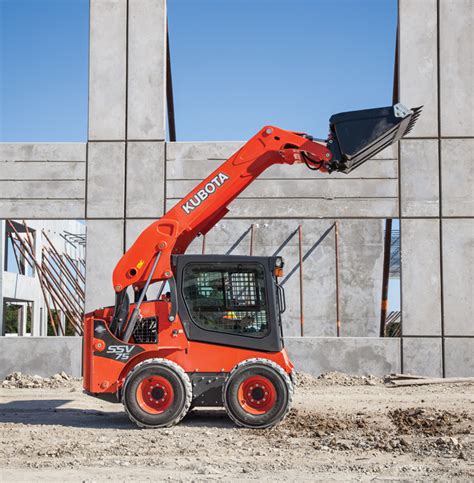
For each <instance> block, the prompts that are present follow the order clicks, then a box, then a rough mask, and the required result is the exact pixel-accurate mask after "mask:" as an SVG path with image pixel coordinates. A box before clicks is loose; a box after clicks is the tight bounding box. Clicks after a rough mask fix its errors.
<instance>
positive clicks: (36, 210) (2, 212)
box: [0, 199, 85, 220]
mask: <svg viewBox="0 0 474 483" xmlns="http://www.w3.org/2000/svg"><path fill="white" fill-rule="evenodd" d="M84 213H85V203H84V200H62V199H60V200H51V199H48V200H44V199H42V200H41V199H40V200H2V199H0V218H20V219H25V218H28V219H40V220H47V219H54V220H60V219H64V218H75V219H78V218H79V219H81V218H84Z"/></svg>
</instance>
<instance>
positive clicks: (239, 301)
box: [172, 255, 285, 352]
mask: <svg viewBox="0 0 474 483" xmlns="http://www.w3.org/2000/svg"><path fill="white" fill-rule="evenodd" d="M172 263H173V266H174V272H175V277H176V286H177V303H178V313H179V316H180V319H181V322H182V324H183V327H184V330H185V331H186V335H187V337H188V339H189V340H192V341H198V342H206V343H211V344H220V345H228V346H235V347H241V348H246V349H258V350H262V351H269V352H278V351H280V350H281V349H282V348H283V339H282V327H281V313H282V312H283V311H284V310H285V299H284V292H283V288H282V287H281V286H280V285H279V284H278V279H277V275H279V274H281V271H282V268H283V260H282V258H281V257H249V256H228V255H176V256H174V257H173V259H172Z"/></svg>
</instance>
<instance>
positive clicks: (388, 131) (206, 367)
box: [83, 104, 421, 428]
mask: <svg viewBox="0 0 474 483" xmlns="http://www.w3.org/2000/svg"><path fill="white" fill-rule="evenodd" d="M420 110H421V108H415V109H412V110H410V109H407V108H405V107H404V106H402V105H401V104H397V105H395V106H390V107H384V108H378V109H369V110H363V111H354V112H346V113H342V114H336V115H334V116H332V117H331V119H330V134H329V137H328V139H326V140H324V141H316V140H315V139H313V138H312V137H311V136H309V135H307V134H303V133H298V132H289V131H284V130H283V129H279V128H276V127H271V126H267V127H264V128H263V129H262V130H261V131H260V132H258V133H257V134H256V135H255V136H254V137H253V138H251V139H250V140H249V141H248V142H247V143H246V144H245V145H244V146H243V147H242V148H241V149H239V150H238V151H237V152H236V153H235V154H234V155H233V156H231V157H230V158H229V159H228V160H227V161H225V162H224V163H223V164H222V165H221V166H220V167H219V168H218V169H217V170H216V171H214V172H213V173H212V174H210V175H209V176H208V177H207V178H206V179H205V180H204V181H203V182H202V183H200V184H199V185H198V186H197V187H196V188H195V189H194V190H193V191H191V193H189V194H188V195H187V196H185V197H184V198H183V199H182V200H181V201H180V202H179V203H177V204H176V205H175V206H174V207H173V208H172V209H171V210H170V211H168V213H166V214H165V215H164V216H163V217H162V218H161V219H160V220H158V221H156V222H154V223H152V224H151V225H150V226H149V227H148V228H146V229H145V230H144V231H143V232H142V233H141V234H140V236H139V237H138V238H137V240H136V241H135V243H134V244H133V245H132V246H131V248H130V249H129V250H128V251H127V252H126V253H125V254H124V255H123V257H122V258H121V260H120V261H119V262H118V264H117V266H116V267H115V270H114V274H113V285H114V289H115V292H116V299H115V307H106V308H102V309H99V310H95V311H94V312H91V313H88V314H86V316H85V322H84V349H83V350H84V353H83V375H84V389H85V391H86V392H87V393H89V394H91V395H93V396H96V397H101V398H106V399H110V400H112V399H113V400H115V401H117V402H119V401H121V402H123V404H124V406H125V410H126V412H127V413H128V415H129V416H130V418H131V419H132V420H133V421H134V422H135V423H137V424H138V425H139V426H144V427H163V426H170V425H172V424H176V423H177V422H178V421H180V420H181V419H182V418H183V417H184V415H185V414H186V412H187V411H188V410H189V408H190V407H191V405H193V406H224V407H225V409H226V411H227V413H228V414H229V416H230V417H231V418H232V420H234V421H235V422H236V423H237V424H239V425H242V426H247V427H252V428H265V427H269V426H272V425H274V424H276V423H278V422H279V421H281V419H282V418H283V417H284V416H285V414H286V413H287V411H288V409H289V406H290V401H291V397H292V394H293V390H294V385H295V381H294V377H293V364H292V363H291V361H290V359H289V358H288V354H287V353H286V350H285V348H284V341H283V327H282V320H281V314H282V313H283V312H284V310H285V297H284V292H283V288H282V287H281V285H279V283H278V277H279V276H281V275H282V270H283V260H282V259H281V258H280V257H276V256H272V257H252V256H227V255H184V253H185V251H186V249H187V247H188V245H189V244H190V243H191V242H192V240H193V239H194V238H195V237H196V236H198V235H204V234H206V233H207V232H208V231H209V230H210V229H211V228H212V227H213V226H214V225H215V224H216V223H217V222H218V221H219V220H220V219H221V218H222V217H223V216H225V214H226V213H227V211H228V210H227V205H228V204H229V203H230V202H231V201H233V200H234V199H235V198H236V197H237V196H238V195H239V193H241V192H242V191H243V190H244V189H245V188H246V187H247V186H248V185H249V184H250V183H252V181H254V180H255V179H256V178H257V177H258V176H259V175H260V174H261V173H262V172H263V171H264V170H265V169H267V168H268V167H269V166H271V165H273V164H295V163H304V164H306V166H307V167H308V168H310V169H312V170H319V171H322V172H326V173H331V172H333V171H340V172H344V173H349V172H350V171H352V170H353V169H354V168H356V167H357V166H360V165H361V164H362V163H363V162H365V161H366V160H367V159H369V158H370V157H372V156H373V155H374V154H376V153H378V152H379V151H380V150H382V149H383V148H385V147H387V146H389V145H390V144H392V143H394V142H396V141H398V140H399V139H400V138H401V137H402V136H403V135H405V134H406V133H407V132H408V131H409V130H410V129H411V127H412V126H413V124H414V123H415V121H416V118H417V117H418V116H419V113H420ZM315 185H316V183H315ZM155 282H161V288H160V289H159V290H158V292H155V293H154V294H152V293H150V292H151V287H150V286H151V285H152V284H154V283H155ZM165 287H167V288H166V290H164V288H165ZM129 288H130V291H131V292H132V293H133V294H134V296H135V301H134V303H130V300H129V295H128V294H127V289H129ZM164 291H165V292H166V293H163V292H164ZM146 295H148V298H147V297H146Z"/></svg>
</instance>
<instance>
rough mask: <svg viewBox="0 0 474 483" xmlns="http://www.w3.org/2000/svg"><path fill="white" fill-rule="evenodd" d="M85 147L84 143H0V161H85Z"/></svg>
mask: <svg viewBox="0 0 474 483" xmlns="http://www.w3.org/2000/svg"><path fill="white" fill-rule="evenodd" d="M86 147H87V145H86V143H0V162H4V161H6V162H18V163H27V162H34V163H36V162H40V161H43V162H51V163H52V162H58V161H62V162H78V161H85V160H86Z"/></svg>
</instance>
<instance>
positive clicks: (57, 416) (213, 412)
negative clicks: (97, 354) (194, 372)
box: [0, 399, 234, 430]
mask: <svg viewBox="0 0 474 483" xmlns="http://www.w3.org/2000/svg"><path fill="white" fill-rule="evenodd" d="M74 402H77V400H73V399H43V400H37V399H36V400H34V399H32V400H20V401H11V402H8V403H4V404H0V423H11V424H28V425H38V426H45V425H46V426H66V427H73V428H87V429H123V430H139V429H140V428H139V427H137V426H135V425H134V424H133V423H132V422H131V421H130V420H129V419H128V416H127V415H126V413H125V412H124V411H123V409H122V405H120V404H117V405H116V406H117V411H101V410H98V409H83V408H79V407H78V408H74V407H62V406H65V405H66V404H69V405H70V404H71V403H74ZM179 425H180V426H187V427H208V428H230V427H234V424H233V423H232V421H231V420H230V419H229V418H228V416H227V414H226V412H225V411H224V410H223V409H210V410H209V409H199V410H191V411H190V412H189V413H188V414H187V415H186V416H185V417H184V419H183V420H182V421H181V422H180V423H179Z"/></svg>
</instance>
